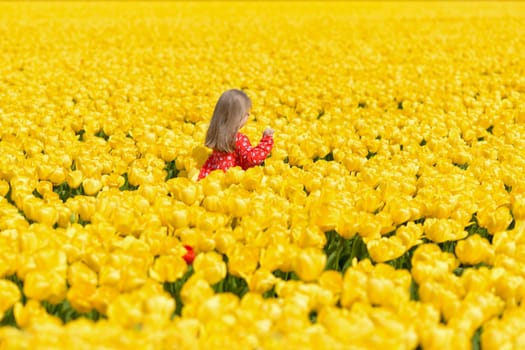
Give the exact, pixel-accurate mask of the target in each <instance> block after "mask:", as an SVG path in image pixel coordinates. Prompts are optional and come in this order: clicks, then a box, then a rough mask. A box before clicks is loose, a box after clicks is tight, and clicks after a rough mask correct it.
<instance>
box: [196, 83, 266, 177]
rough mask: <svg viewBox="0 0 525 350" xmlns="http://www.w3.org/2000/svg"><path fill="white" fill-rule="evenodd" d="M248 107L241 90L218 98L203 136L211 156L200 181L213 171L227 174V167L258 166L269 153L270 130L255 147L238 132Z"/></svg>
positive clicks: (246, 116) (250, 105)
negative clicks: (206, 131)
mask: <svg viewBox="0 0 525 350" xmlns="http://www.w3.org/2000/svg"><path fill="white" fill-rule="evenodd" d="M251 107H252V102H251V101H250V98H249V97H248V96H247V95H246V94H245V93H244V92H242V91H240V90H235V89H233V90H228V91H226V92H224V93H223V94H222V95H221V97H220V98H219V100H218V101H217V104H216V105H215V110H214V111H213V117H212V118H211V122H210V126H209V128H208V133H207V134H206V142H205V145H206V146H207V147H209V148H211V149H213V153H212V154H211V155H210V156H209V158H208V160H206V162H205V163H204V165H203V166H202V168H201V171H200V173H199V180H200V179H203V178H205V177H206V176H207V175H208V174H209V173H210V172H212V171H213V170H216V169H221V170H223V171H226V170H227V169H228V168H230V167H234V166H240V167H241V168H242V169H244V170H246V169H248V168H250V167H253V166H255V165H259V164H261V163H262V162H263V161H264V160H265V159H266V157H267V156H268V154H269V153H270V152H271V150H272V147H273V130H272V129H270V128H267V129H266V130H264V132H263V136H262V138H261V141H260V142H259V144H258V145H257V146H256V147H252V145H251V144H250V140H249V139H248V137H246V135H244V134H242V133H240V132H239V129H240V128H242V127H243V126H244V125H245V124H246V121H247V120H248V116H249V115H250V109H251Z"/></svg>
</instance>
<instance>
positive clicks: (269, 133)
mask: <svg viewBox="0 0 525 350" xmlns="http://www.w3.org/2000/svg"><path fill="white" fill-rule="evenodd" d="M273 133H274V131H273V129H272V128H266V129H265V130H264V132H263V136H273Z"/></svg>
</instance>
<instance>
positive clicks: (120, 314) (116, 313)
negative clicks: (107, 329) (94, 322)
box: [107, 294, 143, 328]
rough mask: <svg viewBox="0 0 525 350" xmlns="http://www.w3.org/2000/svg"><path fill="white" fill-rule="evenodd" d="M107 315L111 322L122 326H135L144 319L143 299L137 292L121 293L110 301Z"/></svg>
mask: <svg viewBox="0 0 525 350" xmlns="http://www.w3.org/2000/svg"><path fill="white" fill-rule="evenodd" d="M107 315H108V319H109V320H110V322H113V323H115V324H118V325H120V326H121V327H124V328H128V327H135V326H137V325H139V324H141V323H142V319H143V312H142V304H141V300H140V298H139V297H138V296H137V295H135V294H122V295H119V296H117V297H116V298H115V300H113V301H111V302H110V303H109V305H108V309H107Z"/></svg>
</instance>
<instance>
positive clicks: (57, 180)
mask: <svg viewBox="0 0 525 350" xmlns="http://www.w3.org/2000/svg"><path fill="white" fill-rule="evenodd" d="M48 179H49V181H51V182H52V183H53V184H55V185H59V184H61V183H63V182H64V181H65V180H66V169H64V168H63V167H56V168H55V169H53V171H52V172H51V174H49V177H48Z"/></svg>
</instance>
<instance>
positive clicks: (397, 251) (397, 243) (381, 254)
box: [366, 236, 408, 262]
mask: <svg viewBox="0 0 525 350" xmlns="http://www.w3.org/2000/svg"><path fill="white" fill-rule="evenodd" d="M366 247H367V249H368V253H369V254H370V257H371V258H372V259H373V260H374V261H375V262H385V261H388V260H392V259H395V258H398V257H400V256H401V255H403V254H405V253H406V252H407V250H408V247H406V246H405V245H404V244H403V241H402V240H401V239H400V238H399V237H397V236H392V237H388V238H387V237H381V238H380V239H373V240H370V241H368V242H367V243H366Z"/></svg>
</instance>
